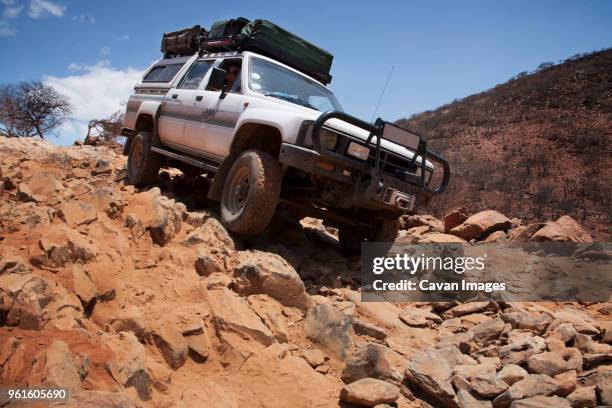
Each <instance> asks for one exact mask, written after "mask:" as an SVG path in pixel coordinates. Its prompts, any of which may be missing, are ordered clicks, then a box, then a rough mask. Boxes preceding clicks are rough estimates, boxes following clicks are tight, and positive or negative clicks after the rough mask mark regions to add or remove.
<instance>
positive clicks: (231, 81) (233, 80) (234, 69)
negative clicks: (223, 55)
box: [225, 62, 240, 92]
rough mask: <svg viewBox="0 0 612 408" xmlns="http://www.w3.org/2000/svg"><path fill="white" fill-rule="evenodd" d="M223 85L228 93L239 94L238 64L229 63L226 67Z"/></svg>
mask: <svg viewBox="0 0 612 408" xmlns="http://www.w3.org/2000/svg"><path fill="white" fill-rule="evenodd" d="M226 71H227V74H226V75H225V85H226V89H227V90H228V92H240V63H239V62H230V63H229V64H228V65H227V67H226Z"/></svg>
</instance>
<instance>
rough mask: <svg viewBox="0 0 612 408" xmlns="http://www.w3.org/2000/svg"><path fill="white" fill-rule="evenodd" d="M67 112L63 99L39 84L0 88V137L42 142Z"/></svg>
mask: <svg viewBox="0 0 612 408" xmlns="http://www.w3.org/2000/svg"><path fill="white" fill-rule="evenodd" d="M70 112H71V108H70V104H69V103H68V101H67V100H66V98H65V97H64V96H63V95H61V94H60V93H58V92H57V91H56V90H55V89H53V88H52V87H50V86H47V85H44V84H43V83H42V82H38V81H32V82H20V83H18V84H8V85H2V86H0V134H3V135H5V136H8V137H33V136H38V137H40V138H41V139H44V138H45V136H47V135H50V134H53V133H54V132H55V130H56V129H57V127H58V126H59V125H61V124H62V123H63V122H64V121H65V120H66V118H67V117H68V115H70Z"/></svg>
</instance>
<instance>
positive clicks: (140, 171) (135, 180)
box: [127, 131, 162, 187]
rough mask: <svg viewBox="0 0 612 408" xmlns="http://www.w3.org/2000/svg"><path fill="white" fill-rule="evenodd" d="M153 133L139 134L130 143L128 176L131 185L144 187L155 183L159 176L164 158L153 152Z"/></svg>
mask: <svg viewBox="0 0 612 408" xmlns="http://www.w3.org/2000/svg"><path fill="white" fill-rule="evenodd" d="M152 140H153V135H152V133H151V132H143V131H141V132H138V134H137V135H136V136H134V138H133V139H132V140H131V142H130V152H129V154H128V162H127V175H128V180H129V181H130V183H132V184H133V185H135V186H137V187H143V186H146V185H148V184H151V183H153V182H154V181H155V180H156V179H157V175H158V174H159V168H160V167H161V162H162V157H161V156H160V155H159V154H157V153H155V152H152V151H151V145H152Z"/></svg>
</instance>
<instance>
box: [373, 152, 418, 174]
mask: <svg viewBox="0 0 612 408" xmlns="http://www.w3.org/2000/svg"><path fill="white" fill-rule="evenodd" d="M368 165H369V166H370V167H375V166H376V150H375V149H372V150H371V152H370V157H369V158H368ZM380 170H382V171H384V172H385V173H389V174H392V175H394V176H396V175H398V174H400V173H399V172H405V171H407V172H410V173H414V174H419V173H420V166H418V164H417V163H415V162H413V161H412V160H409V159H406V158H402V157H399V156H396V155H394V154H393V153H390V152H387V151H384V150H381V151H380ZM417 172H419V173H417Z"/></svg>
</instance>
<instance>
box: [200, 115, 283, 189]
mask: <svg viewBox="0 0 612 408" xmlns="http://www.w3.org/2000/svg"><path fill="white" fill-rule="evenodd" d="M245 125H263V126H268V127H271V128H275V129H276V130H278V132H279V133H280V135H281V142H282V141H283V132H284V130H285V129H283V128H282V127H281V126H279V125H278V123H275V122H273V121H266V120H262V119H260V118H253V117H250V118H244V117H243V118H242V120H240V121H239V122H238V124H237V126H236V129H235V130H234V135H233V137H232V143H231V145H230V153H229V155H228V156H227V157H225V159H223V161H222V162H221V165H220V166H219V169H218V170H217V172H216V173H215V177H214V178H213V181H212V184H211V186H210V188H209V190H208V194H207V195H206V197H207V198H208V199H209V200H212V201H221V195H222V193H223V186H224V185H225V179H226V178H227V175H228V174H229V171H230V169H231V168H232V165H233V164H234V161H235V160H236V158H238V156H239V155H240V153H242V151H243V150H242V149H239V148H238V146H237V143H239V141H237V137H236V136H237V135H238V133H239V132H240V130H241V129H242V127H243V126H245Z"/></svg>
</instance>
